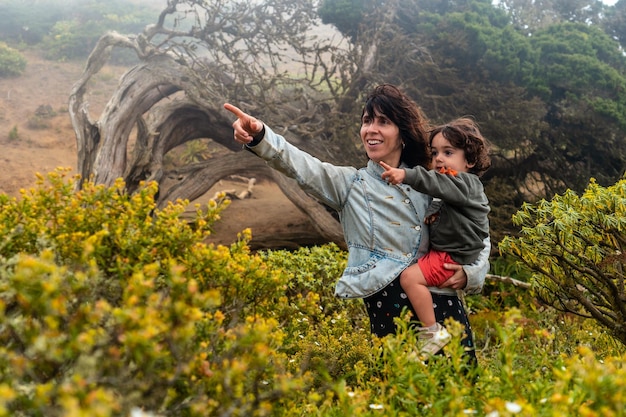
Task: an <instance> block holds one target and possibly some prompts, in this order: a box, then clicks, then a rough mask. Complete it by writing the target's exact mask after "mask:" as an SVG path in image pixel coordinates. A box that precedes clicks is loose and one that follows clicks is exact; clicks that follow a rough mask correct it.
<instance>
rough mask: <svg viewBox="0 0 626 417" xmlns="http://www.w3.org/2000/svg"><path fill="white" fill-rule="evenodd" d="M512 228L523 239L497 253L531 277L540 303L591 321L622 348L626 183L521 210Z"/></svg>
mask: <svg viewBox="0 0 626 417" xmlns="http://www.w3.org/2000/svg"><path fill="white" fill-rule="evenodd" d="M513 222H514V223H515V224H516V225H518V226H520V227H521V228H522V230H521V236H520V237H517V238H513V237H508V238H505V239H504V240H503V241H502V242H501V243H500V250H501V251H502V252H503V253H505V254H509V255H511V256H514V257H516V258H517V259H519V261H520V262H521V263H522V264H523V265H525V266H526V267H527V268H528V269H529V270H530V271H531V272H532V274H533V277H532V283H533V287H534V289H535V292H536V294H537V295H538V296H539V297H540V299H542V300H544V301H545V302H547V303H549V304H550V305H552V306H554V307H555V308H557V309H559V310H563V311H569V312H572V313H575V314H579V315H582V316H585V317H591V318H593V319H595V320H596V321H597V322H598V324H600V325H602V326H604V327H606V328H608V330H609V331H610V332H611V333H612V334H613V335H614V336H615V338H616V339H618V340H620V341H621V342H622V343H624V344H625V345H626V326H625V324H624V323H626V290H625V289H624V288H625V287H624V285H625V283H626V278H625V275H624V269H625V264H626V261H625V260H626V258H625V257H624V245H625V243H626V233H625V229H626V180H621V181H619V182H618V183H616V184H615V185H613V186H611V187H608V188H604V187H601V186H600V185H598V184H597V183H596V182H595V181H594V180H592V181H591V182H590V184H589V186H588V187H587V189H586V190H585V192H584V193H583V194H582V195H580V196H578V195H577V194H576V193H574V192H573V191H567V192H566V193H565V194H563V195H557V196H555V197H554V198H553V199H552V200H551V201H547V200H543V201H540V202H539V203H537V204H536V205H530V204H525V205H524V206H523V207H522V208H521V210H520V211H519V212H518V213H517V214H516V215H515V216H514V218H513Z"/></svg>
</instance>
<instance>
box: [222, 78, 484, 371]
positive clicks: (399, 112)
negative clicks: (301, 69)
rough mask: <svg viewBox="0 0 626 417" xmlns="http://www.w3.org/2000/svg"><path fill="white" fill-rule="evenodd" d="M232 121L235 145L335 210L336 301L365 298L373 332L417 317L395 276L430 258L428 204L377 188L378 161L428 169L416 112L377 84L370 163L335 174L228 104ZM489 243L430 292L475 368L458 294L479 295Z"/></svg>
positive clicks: (370, 110) (370, 104)
mask: <svg viewBox="0 0 626 417" xmlns="http://www.w3.org/2000/svg"><path fill="white" fill-rule="evenodd" d="M224 108H225V109H226V110H228V111H230V112H232V113H233V114H234V115H235V116H237V120H236V121H235V122H234V123H233V129H234V137H235V141H237V142H239V143H242V144H245V145H246V146H247V147H248V148H249V149H250V150H251V151H252V152H254V153H255V154H256V155H258V156H259V157H261V158H263V159H264V160H266V161H267V163H268V165H270V166H271V167H272V168H274V169H276V170H278V171H280V172H282V173H283V174H285V175H287V176H289V177H291V178H294V179H295V180H296V181H298V183H299V184H300V186H301V187H302V188H303V189H304V190H305V191H306V192H307V193H308V194H310V195H312V196H313V197H315V198H317V199H318V200H320V201H321V202H323V203H324V204H326V205H328V206H329V207H332V208H333V209H335V210H337V212H338V213H339V219H340V222H341V225H342V228H343V232H344V238H345V240H346V243H347V246H348V266H347V267H346V269H345V270H344V272H343V275H342V276H341V278H340V279H339V280H338V282H337V285H336V288H335V295H337V296H338V297H344V298H363V299H364V301H365V305H366V307H367V311H368V314H369V317H370V324H371V330H372V332H373V333H374V334H376V335H377V336H380V337H382V336H385V335H387V334H390V333H395V331H396V325H395V323H394V321H393V319H394V317H398V316H399V315H400V313H401V312H402V309H403V308H405V307H406V308H408V309H409V310H410V311H412V313H413V317H415V312H414V311H413V309H412V307H411V303H410V302H409V301H408V299H407V297H406V294H405V293H404V292H403V291H402V288H401V286H400V283H399V276H400V273H401V272H402V271H403V270H404V269H405V268H407V267H408V266H409V265H411V264H413V263H414V262H415V261H416V259H417V258H419V257H420V256H422V255H424V254H425V253H426V252H427V251H428V246H429V245H428V243H429V242H428V230H427V228H426V227H424V223H423V220H424V214H425V212H426V207H427V206H428V205H429V203H430V201H431V198H430V197H429V196H427V195H425V194H422V193H419V192H417V191H415V190H413V189H412V188H411V187H410V186H408V185H405V186H398V187H395V186H390V185H389V184H388V183H387V182H385V181H383V179H382V173H383V172H384V169H383V168H382V167H381V166H380V164H379V163H380V162H381V161H383V162H385V163H386V164H388V165H390V166H392V167H413V166H415V165H422V166H424V167H428V164H429V156H428V149H427V133H426V131H427V122H426V119H425V117H424V116H423V115H422V113H421V110H420V108H419V107H418V106H417V104H416V103H415V102H413V101H412V100H411V99H410V98H409V97H408V96H406V95H405V94H404V93H403V92H401V91H400V90H399V89H398V88H397V87H395V86H393V85H390V84H383V85H380V86H378V87H376V88H375V89H374V90H373V92H372V93H371V94H370V95H369V96H368V98H367V100H366V103H365V106H364V108H363V112H362V115H361V132H360V135H361V141H362V142H363V147H364V149H365V151H366V153H367V156H368V158H369V161H368V163H367V166H366V167H364V168H361V169H356V168H354V167H348V166H335V165H332V164H329V163H325V162H322V161H320V160H319V159H317V158H315V157H313V156H311V155H309V154H308V153H306V152H304V151H301V150H300V149H298V148H296V147H295V146H293V145H291V144H290V143H288V142H287V141H286V140H285V139H284V138H283V137H282V136H280V135H277V134H276V133H274V132H273V131H272V130H271V129H270V128H269V127H268V126H266V125H264V124H263V123H262V122H261V121H259V120H257V119H255V118H254V117H252V116H250V115H248V114H246V113H244V112H243V111H241V110H240V109H238V108H237V107H235V106H232V105H230V104H225V105H224ZM489 250H490V243H489V239H486V240H485V249H484V250H483V251H482V252H481V256H480V258H479V260H478V261H477V262H476V263H474V264H472V265H464V266H461V265H451V266H450V268H451V269H455V270H456V272H455V273H454V275H453V276H452V277H451V278H449V279H448V280H447V281H446V282H444V283H443V284H442V285H441V286H440V287H439V288H430V290H431V292H432V294H433V304H434V308H435V314H436V317H437V321H438V322H439V323H442V324H443V321H444V320H445V319H446V318H448V317H452V318H454V319H456V320H457V321H459V322H461V323H462V324H464V325H465V328H466V337H465V338H464V339H463V341H462V343H463V345H464V346H465V347H466V351H467V354H468V355H469V356H470V357H471V358H473V359H474V360H475V352H474V346H473V337H472V331H471V328H470V325H469V321H468V319H467V313H466V312H465V309H464V307H463V304H462V303H461V300H460V299H459V297H458V296H457V293H456V290H457V289H464V290H465V291H466V292H468V293H476V292H480V290H481V289H482V286H483V283H484V278H485V275H486V273H487V270H488V268H489V263H488V261H487V259H488V256H489Z"/></svg>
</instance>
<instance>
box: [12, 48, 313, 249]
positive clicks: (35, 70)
mask: <svg viewBox="0 0 626 417" xmlns="http://www.w3.org/2000/svg"><path fill="white" fill-rule="evenodd" d="M24 55H25V57H26V58H27V60H28V64H27V68H26V73H25V74H24V75H23V76H21V77H18V78H11V79H6V78H5V79H3V78H0V149H1V152H0V179H1V180H0V193H4V194H8V195H11V196H16V197H17V196H19V190H20V189H23V188H30V187H32V186H33V185H34V184H35V179H36V178H35V173H41V174H46V173H48V172H50V171H52V170H54V169H55V168H57V167H69V168H72V169H75V167H76V143H75V136H74V132H73V129H72V124H71V121H70V117H69V114H68V112H67V102H68V97H69V92H70V90H71V88H72V85H73V84H74V82H75V81H76V80H78V78H79V77H80V74H81V72H82V70H83V64H82V63H67V62H50V61H46V60H43V59H41V58H39V57H38V56H37V54H35V53H32V52H25V53H24ZM123 72H124V68H118V67H107V68H105V69H103V71H101V73H100V74H99V75H98V77H97V79H96V80H95V84H94V87H93V88H92V90H93V91H94V93H92V95H91V96H89V102H90V112H91V116H92V118H94V119H97V117H98V115H99V113H100V111H101V110H102V109H103V108H104V105H105V104H106V101H107V100H108V98H109V97H110V94H111V92H112V91H113V89H114V88H115V85H116V84H117V80H118V79H119V77H120V76H121V75H122V74H123ZM42 109H48V110H49V109H52V116H50V115H46V116H45V117H37V114H38V113H41V110H42ZM15 129H17V138H15V137H13V138H11V137H10V136H11V131H12V130H13V132H15ZM13 136H15V135H13ZM246 188H247V184H246V183H242V182H239V181H222V182H220V183H219V184H217V185H216V186H215V187H214V188H213V189H212V190H210V191H209V192H208V193H207V195H206V196H204V197H203V198H201V199H198V200H197V201H196V202H200V203H203V202H205V201H206V200H207V199H208V198H210V197H212V196H213V195H214V194H215V192H216V191H218V190H219V191H222V190H235V191H236V192H240V191H243V190H245V189H246ZM196 202H192V205H193V203H196ZM248 227H249V228H251V229H252V234H253V241H254V240H255V236H257V237H259V238H261V237H264V238H267V237H268V236H280V235H285V233H287V234H297V233H307V232H310V231H311V225H310V223H309V221H308V219H307V217H306V216H305V215H304V214H302V213H301V212H300V211H299V210H298V209H297V208H296V207H295V206H294V205H293V204H292V203H291V202H290V201H289V200H287V199H286V198H285V197H284V195H283V194H282V193H281V191H280V189H279V188H278V187H277V186H276V185H275V184H273V183H270V182H260V183H257V184H256V185H255V187H254V189H253V193H252V196H251V197H250V198H248V199H244V200H233V201H232V203H231V205H230V206H229V207H228V208H227V209H226V211H225V212H224V213H223V214H222V219H221V220H220V221H219V222H218V223H217V224H216V225H215V233H214V239H213V241H214V242H216V243H225V244H228V243H231V242H233V241H235V240H236V239H237V233H238V232H240V231H242V230H243V229H245V228H248ZM251 246H254V245H251ZM280 246H283V243H281V242H280V240H279V241H277V242H276V247H280ZM284 246H288V243H285V245H284Z"/></svg>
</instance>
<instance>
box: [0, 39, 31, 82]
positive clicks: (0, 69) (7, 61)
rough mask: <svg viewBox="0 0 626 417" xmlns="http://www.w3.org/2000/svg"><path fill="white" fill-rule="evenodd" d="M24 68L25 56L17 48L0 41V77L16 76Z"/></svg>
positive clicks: (22, 71)
mask: <svg viewBox="0 0 626 417" xmlns="http://www.w3.org/2000/svg"><path fill="white" fill-rule="evenodd" d="M25 70H26V58H24V57H23V56H22V54H20V53H19V52H18V51H17V50H15V49H13V48H11V47H9V46H8V45H7V44H5V43H4V42H0V77H2V78H4V77H16V76H19V75H22V74H23V73H24V71H25Z"/></svg>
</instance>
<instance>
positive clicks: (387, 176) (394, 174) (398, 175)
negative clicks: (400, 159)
mask: <svg viewBox="0 0 626 417" xmlns="http://www.w3.org/2000/svg"><path fill="white" fill-rule="evenodd" d="M379 164H380V166H381V167H383V168H384V169H385V172H383V175H382V177H383V180H387V182H389V184H393V185H398V184H402V182H403V181H404V177H406V172H405V171H404V169H402V168H393V167H392V166H391V165H388V164H386V163H384V162H383V161H380V162H379Z"/></svg>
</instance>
